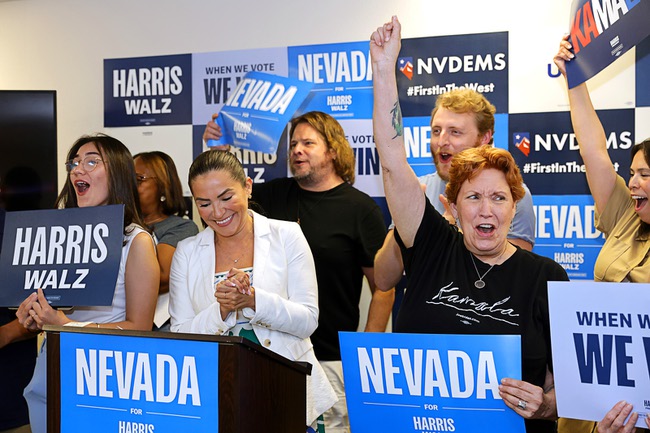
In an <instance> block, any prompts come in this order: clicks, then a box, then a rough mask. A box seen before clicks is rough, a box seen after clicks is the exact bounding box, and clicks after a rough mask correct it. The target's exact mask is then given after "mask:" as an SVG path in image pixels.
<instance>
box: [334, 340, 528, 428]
mask: <svg viewBox="0 0 650 433" xmlns="http://www.w3.org/2000/svg"><path fill="white" fill-rule="evenodd" d="M339 340H340V345H341V357H342V360H343V375H344V379H345V393H346V398H347V405H348V412H349V414H350V426H351V428H352V431H372V432H377V433H382V432H386V433H388V432H390V433H393V432H414V433H415V432H418V433H419V432H422V431H436V432H438V431H455V432H457V433H474V432H477V431H480V432H486V433H489V432H494V433H502V432H512V433H516V432H522V433H523V432H524V431H525V429H524V421H523V418H522V417H520V416H519V415H517V414H516V413H515V412H514V411H513V410H511V409H510V408H508V407H507V406H506V405H505V403H504V402H503V400H502V399H501V398H500V396H499V390H498V387H499V383H500V381H501V379H503V378H505V377H510V378H514V379H521V342H520V337H519V336H518V335H505V336H504V335H434V334H390V333H386V334H372V333H351V332H340V333H339Z"/></svg>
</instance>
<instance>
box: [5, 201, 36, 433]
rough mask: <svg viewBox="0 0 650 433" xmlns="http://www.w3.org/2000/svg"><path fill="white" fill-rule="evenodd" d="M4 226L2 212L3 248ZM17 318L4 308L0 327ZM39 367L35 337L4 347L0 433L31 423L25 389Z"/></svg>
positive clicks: (11, 311)
mask: <svg viewBox="0 0 650 433" xmlns="http://www.w3.org/2000/svg"><path fill="white" fill-rule="evenodd" d="M4 226H5V211H4V210H3V209H0V249H1V248H2V235H3V233H4ZM0 290H2V286H0ZM15 318H16V312H15V311H14V310H9V309H8V308H0V326H3V325H6V324H7V323H9V322H11V321H12V320H14V319H15ZM35 364H36V340H34V339H33V338H30V339H29V340H24V341H19V342H17V343H12V344H9V345H8V346H5V347H3V348H0V384H1V385H0V408H2V409H1V410H0V431H2V430H8V429H10V428H15V427H20V426H22V425H25V424H29V414H28V412H27V403H26V402H25V399H24V398H23V389H25V387H26V386H27V384H28V383H29V381H30V380H31V379H32V374H34V365H35Z"/></svg>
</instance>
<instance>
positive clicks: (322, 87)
mask: <svg viewBox="0 0 650 433" xmlns="http://www.w3.org/2000/svg"><path fill="white" fill-rule="evenodd" d="M288 61H289V76H290V77H291V78H295V79H297V80H301V81H308V82H310V83H313V85H314V89H313V91H312V97H311V98H310V100H309V101H308V103H307V105H306V106H305V111H322V112H324V113H327V114H329V115H331V116H332V117H334V118H337V119H342V118H355V119H372V68H371V63H370V51H369V48H368V41H361V42H347V43H340V44H322V45H305V46H298V47H289V48H288Z"/></svg>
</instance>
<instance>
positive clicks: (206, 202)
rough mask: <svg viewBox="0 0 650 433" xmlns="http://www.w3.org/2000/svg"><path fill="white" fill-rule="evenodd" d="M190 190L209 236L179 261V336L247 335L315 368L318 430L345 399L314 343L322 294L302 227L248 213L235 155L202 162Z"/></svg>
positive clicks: (175, 323)
mask: <svg viewBox="0 0 650 433" xmlns="http://www.w3.org/2000/svg"><path fill="white" fill-rule="evenodd" d="M189 184H190V189H191V190H192V195H193V196H194V200H195V202H196V205H197V208H198V210H199V214H200V216H201V218H202V219H203V221H204V222H205V223H206V225H207V228H206V229H205V230H204V231H203V232H201V233H199V234H198V235H196V236H194V237H191V238H188V239H185V240H183V241H181V242H180V243H179V244H178V247H177V249H176V252H175V253H174V258H173V260H172V267H171V273H170V294H171V298H170V304H169V312H170V315H171V330H172V331H173V332H189V333H198V334H215V335H241V336H244V337H246V338H249V339H251V340H253V341H255V342H258V343H260V344H261V345H263V346H264V347H266V348H268V349H270V350H272V351H274V352H276V353H278V354H280V355H282V356H284V357H286V358H288V359H291V360H294V361H306V362H309V363H310V364H312V366H313V367H312V374H311V376H308V378H307V416H306V425H307V426H308V427H309V426H315V425H316V420H317V418H318V417H319V416H320V415H321V414H322V413H323V412H325V411H326V410H327V409H329V408H330V407H331V406H332V405H333V404H334V403H335V402H336V400H337V399H336V396H335V394H334V391H333V390H332V387H331V386H330V384H329V382H328V380H327V377H326V376H325V373H324V372H323V370H322V368H321V366H320V364H319V363H318V361H317V360H316V356H315V355H314V350H313V348H312V344H311V341H310V339H309V337H310V335H311V334H312V333H313V332H314V330H315V329H316V327H317V326H318V288H317V283H316V271H315V268H314V260H313V257H312V254H311V251H310V249H309V245H308V244H307V241H306V239H305V237H304V235H303V234H302V231H301V230H300V226H298V224H296V223H293V222H287V221H278V220H273V219H268V218H266V217H264V216H262V215H259V214H257V213H255V212H253V211H252V210H249V209H248V199H249V198H250V193H251V190H252V180H251V179H250V178H249V177H247V176H246V175H245V173H244V170H243V168H242V166H241V164H240V163H239V161H238V160H237V158H236V157H235V156H234V155H232V154H231V153H229V152H223V151H218V150H211V151H207V152H204V153H202V154H201V155H199V157H198V158H197V159H196V160H195V161H194V162H193V163H192V166H191V167H190V172H189Z"/></svg>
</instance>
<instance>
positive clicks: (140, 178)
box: [135, 174, 156, 185]
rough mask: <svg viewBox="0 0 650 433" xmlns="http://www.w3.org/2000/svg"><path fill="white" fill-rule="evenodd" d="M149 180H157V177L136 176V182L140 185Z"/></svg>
mask: <svg viewBox="0 0 650 433" xmlns="http://www.w3.org/2000/svg"><path fill="white" fill-rule="evenodd" d="M148 179H156V177H155V176H145V175H144V174H136V175H135V180H136V182H138V185H140V184H142V182H145V181H147V180H148Z"/></svg>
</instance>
